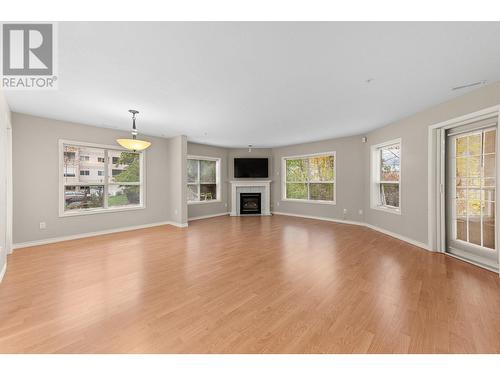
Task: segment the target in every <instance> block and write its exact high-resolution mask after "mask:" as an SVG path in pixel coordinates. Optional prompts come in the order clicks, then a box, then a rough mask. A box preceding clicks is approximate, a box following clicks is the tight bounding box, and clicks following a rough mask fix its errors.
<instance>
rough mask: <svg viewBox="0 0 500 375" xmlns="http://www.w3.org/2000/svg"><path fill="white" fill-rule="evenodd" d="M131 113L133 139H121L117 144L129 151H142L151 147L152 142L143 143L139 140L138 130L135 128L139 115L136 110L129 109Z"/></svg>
mask: <svg viewBox="0 0 500 375" xmlns="http://www.w3.org/2000/svg"><path fill="white" fill-rule="evenodd" d="M128 111H129V112H130V113H132V138H121V139H117V140H116V142H118V144H119V145H120V146H122V147H125V148H126V149H128V150H132V151H142V150H145V149H147V148H148V147H149V146H151V142H148V141H141V140H140V139H137V128H136V127H135V115H137V114H138V113H139V111H136V110H135V109H129V110H128Z"/></svg>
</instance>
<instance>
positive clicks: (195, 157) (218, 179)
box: [186, 155, 222, 205]
mask: <svg viewBox="0 0 500 375" xmlns="http://www.w3.org/2000/svg"><path fill="white" fill-rule="evenodd" d="M187 160H205V161H215V189H216V194H217V199H211V200H208V201H207V200H204V201H201V200H200V201H190V200H189V199H187V198H186V200H187V204H188V205H193V204H207V203H220V202H222V197H221V191H222V189H221V160H222V159H221V158H217V157H211V156H199V155H188V156H187V158H186V172H187ZM199 173H200V171H199V164H198V179H199ZM188 185H198V196H199V195H200V185H201V183H200V182H199V181H198V182H197V183H196V184H194V183H189V182H188V181H187V178H186V191H187V189H188ZM186 197H187V193H186Z"/></svg>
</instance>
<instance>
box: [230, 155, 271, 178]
mask: <svg viewBox="0 0 500 375" xmlns="http://www.w3.org/2000/svg"><path fill="white" fill-rule="evenodd" d="M267 177H269V174H268V159H267V158H235V159H234V178H267Z"/></svg>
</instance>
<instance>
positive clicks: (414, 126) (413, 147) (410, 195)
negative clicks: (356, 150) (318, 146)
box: [363, 82, 500, 244]
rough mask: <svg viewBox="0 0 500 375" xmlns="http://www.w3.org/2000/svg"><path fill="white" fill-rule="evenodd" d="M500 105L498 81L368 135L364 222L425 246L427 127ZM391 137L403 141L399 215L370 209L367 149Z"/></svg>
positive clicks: (368, 154)
mask: <svg viewBox="0 0 500 375" xmlns="http://www.w3.org/2000/svg"><path fill="white" fill-rule="evenodd" d="M498 104H500V82H498V83H494V84H491V85H488V86H486V87H483V88H481V89H478V90H475V91H473V92H471V93H469V94H466V95H463V96H460V97H457V98H455V99H453V100H450V101H447V102H445V103H442V104H439V105H436V106H434V107H432V108H429V109H426V110H425V111H422V112H420V113H417V114H415V115H413V116H410V117H407V118H405V119H402V120H400V121H397V122H394V123H392V124H389V125H387V126H384V127H383V128H380V129H377V130H375V131H372V132H371V133H369V134H368V135H367V136H368V142H367V143H366V144H365V145H364V159H363V169H364V181H363V185H364V186H365V194H364V196H365V205H364V206H365V212H366V222H367V223H369V224H372V225H374V226H377V227H380V228H382V229H386V230H389V231H391V232H394V233H397V234H400V235H402V236H405V237H408V238H410V239H412V240H415V241H418V242H421V243H424V244H427V243H428V233H427V232H428V227H427V225H428V212H427V190H428V184H427V170H428V166H427V141H428V140H427V137H428V127H429V126H430V125H433V124H436V123H439V122H442V121H446V120H449V119H452V118H455V117H458V116H462V115H465V114H468V113H471V112H475V111H478V110H480V109H483V108H487V107H491V106H494V105H498ZM394 138H401V140H402V159H401V162H402V163H401V164H402V165H401V176H402V178H401V215H395V214H391V213H386V212H381V211H378V210H374V209H371V208H370V192H369V183H370V146H371V145H374V144H378V143H381V142H384V141H388V140H391V139H394Z"/></svg>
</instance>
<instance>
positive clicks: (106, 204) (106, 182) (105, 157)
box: [103, 149, 108, 209]
mask: <svg viewBox="0 0 500 375" xmlns="http://www.w3.org/2000/svg"><path fill="white" fill-rule="evenodd" d="M103 198H104V199H103V206H104V209H107V208H108V150H106V149H105V150H104V197H103Z"/></svg>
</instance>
